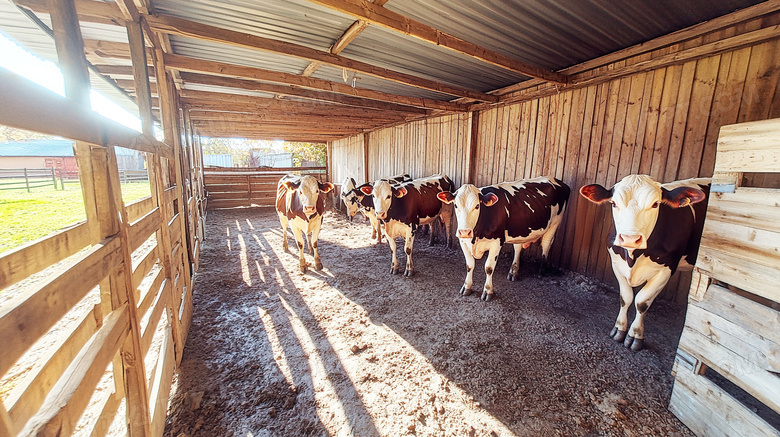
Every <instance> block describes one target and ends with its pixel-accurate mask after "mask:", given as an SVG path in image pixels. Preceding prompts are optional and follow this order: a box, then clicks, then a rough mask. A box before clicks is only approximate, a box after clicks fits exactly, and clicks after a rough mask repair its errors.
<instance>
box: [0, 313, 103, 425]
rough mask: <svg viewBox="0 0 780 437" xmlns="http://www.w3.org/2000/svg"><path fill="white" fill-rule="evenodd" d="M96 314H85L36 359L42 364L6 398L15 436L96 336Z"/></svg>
mask: <svg viewBox="0 0 780 437" xmlns="http://www.w3.org/2000/svg"><path fill="white" fill-rule="evenodd" d="M98 314H100V309H99V307H98V306H95V307H92V308H89V309H88V310H87V311H85V312H84V314H82V315H81V316H80V317H79V319H80V320H81V321H80V322H79V324H78V325H77V326H76V327H75V328H73V329H72V330H71V331H70V333H68V335H67V336H63V337H64V338H62V339H61V340H60V341H59V342H58V343H57V344H55V345H54V346H52V347H51V348H50V349H49V350H48V351H47V354H46V355H45V356H42V357H40V358H39V359H38V361H39V362H41V361H42V362H44V363H45V364H43V366H41V367H39V368H37V369H36V370H34V371H33V372H30V373H29V374H28V375H26V376H25V378H24V381H22V382H21V383H20V384H19V386H17V387H16V388H15V389H14V391H13V392H11V393H10V394H9V396H8V398H7V399H6V403H7V404H8V405H10V406H11V408H10V409H9V411H8V413H9V414H10V416H11V419H12V420H13V423H14V425H15V426H16V428H15V429H14V433H18V432H19V431H21V428H22V426H23V425H24V424H25V423H27V421H28V420H29V419H30V418H31V417H32V416H33V415H34V414H35V412H36V411H38V409H39V408H40V407H41V405H42V404H43V401H44V399H45V398H46V395H47V394H48V393H49V390H51V388H52V387H54V385H55V384H56V383H57V381H58V380H59V379H60V377H61V376H62V374H63V373H64V372H65V369H67V367H68V366H69V365H70V363H71V362H72V361H73V359H74V358H75V357H76V355H77V354H78V353H79V351H80V350H81V349H82V347H83V346H84V345H85V344H86V343H87V341H89V339H90V338H92V335H94V334H95V332H97V329H98V324H97V316H98Z"/></svg>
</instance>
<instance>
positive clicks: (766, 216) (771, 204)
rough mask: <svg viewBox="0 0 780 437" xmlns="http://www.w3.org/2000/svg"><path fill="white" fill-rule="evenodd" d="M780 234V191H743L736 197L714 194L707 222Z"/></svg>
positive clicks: (734, 195)
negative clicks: (723, 223)
mask: <svg viewBox="0 0 780 437" xmlns="http://www.w3.org/2000/svg"><path fill="white" fill-rule="evenodd" d="M708 220H719V221H723V222H726V223H734V224H737V225H742V226H751V227H755V228H757V229H764V230H767V231H771V232H776V233H780V191H779V190H773V189H768V188H746V187H739V188H737V190H736V191H735V192H733V193H714V194H713V195H712V197H711V198H710V200H709V204H708V205H707V219H706V220H705V222H704V223H705V226H706V223H707V221H708Z"/></svg>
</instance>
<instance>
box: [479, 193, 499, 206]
mask: <svg viewBox="0 0 780 437" xmlns="http://www.w3.org/2000/svg"><path fill="white" fill-rule="evenodd" d="M479 201H480V202H482V204H483V205H485V206H493V205H495V204H496V202H498V196H496V195H495V194H493V193H487V194H485V195H484V196H482V198H481V199H479Z"/></svg>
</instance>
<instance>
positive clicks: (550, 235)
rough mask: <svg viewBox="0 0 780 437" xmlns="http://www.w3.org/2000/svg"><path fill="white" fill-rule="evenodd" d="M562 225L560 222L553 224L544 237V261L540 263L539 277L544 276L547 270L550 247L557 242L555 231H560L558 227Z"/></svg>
mask: <svg viewBox="0 0 780 437" xmlns="http://www.w3.org/2000/svg"><path fill="white" fill-rule="evenodd" d="M560 224H561V222H560V220H558V221H556V222H555V223H551V224H550V226H549V227H548V228H547V230H546V231H545V232H544V235H542V260H541V261H540V262H539V276H540V277H541V276H542V275H544V270H545V269H546V268H547V255H549V253H550V247H551V246H552V244H553V241H555V231H557V230H558V226H559V225H560Z"/></svg>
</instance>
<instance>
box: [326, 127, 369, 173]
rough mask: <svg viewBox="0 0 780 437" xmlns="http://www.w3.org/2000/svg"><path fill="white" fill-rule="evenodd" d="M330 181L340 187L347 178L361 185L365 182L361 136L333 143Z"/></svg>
mask: <svg viewBox="0 0 780 437" xmlns="http://www.w3.org/2000/svg"><path fill="white" fill-rule="evenodd" d="M332 147H333V148H332V153H333V158H332V163H333V168H332V169H331V172H332V175H331V181H332V182H333V183H334V184H339V185H341V183H342V182H344V179H346V178H347V177H353V178H355V180H356V181H357V182H358V184H361V183H363V182H365V181H364V180H363V179H364V178H365V176H364V172H365V170H364V165H365V164H364V161H363V135H362V134H361V135H355V136H352V137H349V138H344V139H341V140H337V141H333V143H332Z"/></svg>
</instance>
